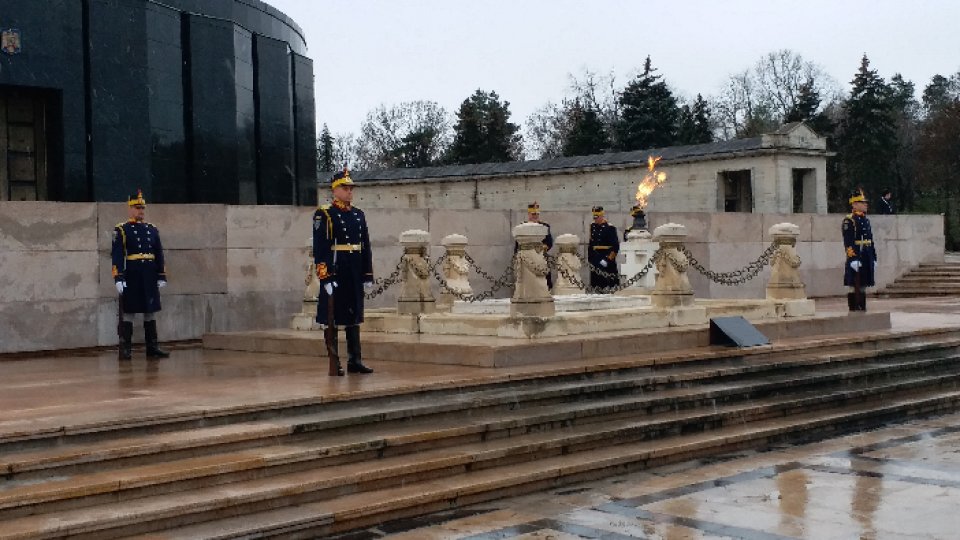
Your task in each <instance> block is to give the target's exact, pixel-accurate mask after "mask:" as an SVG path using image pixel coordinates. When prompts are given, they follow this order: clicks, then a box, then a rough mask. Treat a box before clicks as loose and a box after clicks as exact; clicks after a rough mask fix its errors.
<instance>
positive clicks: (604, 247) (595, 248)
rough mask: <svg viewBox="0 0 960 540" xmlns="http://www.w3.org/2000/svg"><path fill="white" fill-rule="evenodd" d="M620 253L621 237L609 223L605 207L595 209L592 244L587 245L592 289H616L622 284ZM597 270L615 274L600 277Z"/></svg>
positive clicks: (591, 233)
mask: <svg viewBox="0 0 960 540" xmlns="http://www.w3.org/2000/svg"><path fill="white" fill-rule="evenodd" d="M619 251H620V235H618V234H617V228H616V227H614V226H613V225H610V224H609V223H607V219H606V217H605V214H604V211H603V207H602V206H594V207H593V223H591V224H590V243H589V244H588V245H587V260H588V261H589V262H590V264H591V265H592V266H591V268H590V286H591V287H615V286H617V285H619V284H620V273H619V271H618V270H617V253H618V252H619ZM596 269H599V270H601V271H603V272H604V273H610V274H613V275H612V276H610V277H607V276H602V275H600V274H599V273H598V272H597V271H596Z"/></svg>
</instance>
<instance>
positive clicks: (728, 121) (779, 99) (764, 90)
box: [712, 49, 842, 139]
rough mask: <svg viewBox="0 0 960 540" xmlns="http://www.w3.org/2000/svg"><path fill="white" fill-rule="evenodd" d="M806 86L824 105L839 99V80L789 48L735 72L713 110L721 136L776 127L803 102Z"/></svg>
mask: <svg viewBox="0 0 960 540" xmlns="http://www.w3.org/2000/svg"><path fill="white" fill-rule="evenodd" d="M804 86H807V91H808V92H809V91H812V92H815V93H816V94H817V95H819V96H820V99H821V103H822V106H821V107H824V106H826V105H827V104H829V103H833V102H835V101H837V100H838V99H840V96H841V95H842V92H841V91H840V88H839V85H837V83H836V81H835V80H834V79H833V78H831V77H830V76H829V75H827V73H826V72H825V71H824V70H823V69H822V68H821V67H820V66H818V65H817V64H815V63H813V62H809V61H806V60H804V59H803V58H802V57H801V56H800V55H799V54H796V53H794V52H793V51H790V50H789V49H781V50H779V51H774V52H771V53H768V54H766V55H764V56H763V57H762V58H760V60H758V61H757V63H756V64H755V65H754V67H753V68H752V69H747V70H744V71H742V72H739V73H736V74H733V75H731V76H730V78H729V79H728V81H727V84H726V87H725V88H724V89H723V90H722V91H721V92H720V95H718V96H716V97H714V98H713V100H712V101H713V110H714V111H715V117H716V120H717V121H718V135H719V136H720V137H721V138H725V139H730V138H733V137H749V136H755V135H758V134H759V133H763V132H765V131H769V130H771V129H775V128H776V127H777V126H779V125H780V124H782V123H783V122H784V119H785V118H786V117H787V115H788V114H789V113H790V112H791V111H792V110H794V109H795V108H796V107H797V105H798V103H799V102H800V100H801V98H802V95H803V89H804Z"/></svg>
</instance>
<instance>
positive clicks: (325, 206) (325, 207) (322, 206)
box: [318, 204, 330, 212]
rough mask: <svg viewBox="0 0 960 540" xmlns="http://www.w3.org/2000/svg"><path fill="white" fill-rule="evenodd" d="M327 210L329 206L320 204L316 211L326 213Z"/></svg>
mask: <svg viewBox="0 0 960 540" xmlns="http://www.w3.org/2000/svg"><path fill="white" fill-rule="evenodd" d="M329 209H330V205H329V204H321V205H320V207H319V208H318V210H323V211H324V212H326V211H327V210H329Z"/></svg>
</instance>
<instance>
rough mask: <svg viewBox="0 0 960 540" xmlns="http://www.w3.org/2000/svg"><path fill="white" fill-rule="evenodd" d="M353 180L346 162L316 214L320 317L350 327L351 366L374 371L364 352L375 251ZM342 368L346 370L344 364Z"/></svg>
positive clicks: (355, 370) (347, 329) (351, 369)
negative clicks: (367, 296)
mask: <svg viewBox="0 0 960 540" xmlns="http://www.w3.org/2000/svg"><path fill="white" fill-rule="evenodd" d="M354 185H355V184H354V182H353V179H351V178H350V171H349V170H348V169H347V168H346V167H344V169H343V171H342V172H338V173H337V174H335V175H334V176H333V178H332V179H331V181H330V187H331V189H332V190H333V202H332V203H331V204H324V205H322V206H320V207H319V208H318V209H317V211H316V212H315V213H314V214H313V261H314V263H315V264H316V267H317V279H318V280H319V281H320V285H321V288H320V293H319V297H318V303H317V322H318V323H320V324H322V325H327V324H333V325H335V326H343V327H345V329H344V333H345V334H346V336H347V355H348V360H347V371H348V372H350V373H373V370H372V369H370V368H368V367H367V366H365V365H363V362H362V361H361V357H360V356H361V355H360V323H362V322H363V293H364V289H368V288H372V287H373V252H372V251H371V249H370V232H369V231H368V230H367V220H366V218H365V217H364V215H363V212H362V211H361V210H360V209H359V208H355V207H354V206H353V204H352V203H353V188H354ZM331 295H332V296H333V305H334V318H335V320H333V321H328V320H327V302H328V300H329V298H330V296H331ZM333 335H334V336H336V332H334V334H333ZM334 347H336V346H335V345H334ZM337 371H338V373H337V374H338V375H343V370H342V369H340V368H339V366H337Z"/></svg>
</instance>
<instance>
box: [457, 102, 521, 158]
mask: <svg viewBox="0 0 960 540" xmlns="http://www.w3.org/2000/svg"><path fill="white" fill-rule="evenodd" d="M519 130H520V128H519V126H517V125H516V124H514V123H512V122H510V102H508V101H504V102H502V103H501V101H500V96H498V95H497V93H496V92H489V93H487V92H484V91H483V90H479V89H478V90H477V91H476V92H475V93H474V94H473V95H472V96H470V97H469V98H467V99H465V100H464V101H463V103H462V104H460V109H459V110H458V111H457V123H456V125H455V126H454V128H453V131H454V136H453V144H452V145H451V146H450V149H449V151H448V153H447V158H446V161H447V162H448V163H452V164H458V165H462V164H467V163H488V162H503V161H513V160H515V159H517V158H518V157H519V155H520V151H521V147H520V135H519V134H518V132H519Z"/></svg>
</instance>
